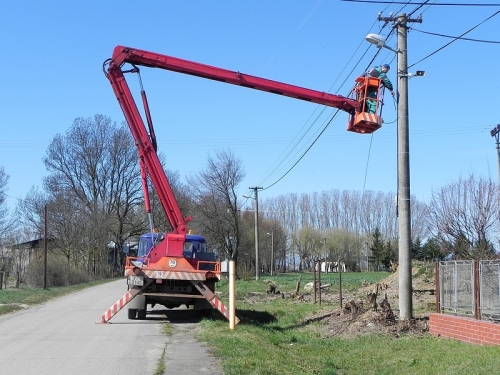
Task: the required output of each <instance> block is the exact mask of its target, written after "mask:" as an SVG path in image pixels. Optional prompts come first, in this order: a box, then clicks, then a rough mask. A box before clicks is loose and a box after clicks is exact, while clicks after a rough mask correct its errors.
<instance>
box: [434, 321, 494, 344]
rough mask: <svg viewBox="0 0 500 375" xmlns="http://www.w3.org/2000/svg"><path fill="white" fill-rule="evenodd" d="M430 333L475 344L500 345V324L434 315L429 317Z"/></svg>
mask: <svg viewBox="0 0 500 375" xmlns="http://www.w3.org/2000/svg"><path fill="white" fill-rule="evenodd" d="M429 332H430V333H431V334H432V335H433V336H441V337H447V338H453V339H457V340H460V341H465V342H470V343H473V344H479V345H500V324H498V323H494V322H490V321H485V320H477V319H473V318H464V317H459V316H453V315H446V314H438V313H433V314H430V315H429Z"/></svg>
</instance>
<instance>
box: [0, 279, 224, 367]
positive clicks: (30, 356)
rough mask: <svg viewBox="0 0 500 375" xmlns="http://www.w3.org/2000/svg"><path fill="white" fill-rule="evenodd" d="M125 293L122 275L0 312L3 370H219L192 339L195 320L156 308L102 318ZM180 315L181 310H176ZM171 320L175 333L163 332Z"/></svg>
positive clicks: (200, 344)
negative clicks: (137, 316) (135, 316)
mask: <svg viewBox="0 0 500 375" xmlns="http://www.w3.org/2000/svg"><path fill="white" fill-rule="evenodd" d="M125 292H126V285H125V281H124V280H120V281H115V282H112V283H107V284H104V285H100V286H96V287H92V288H89V289H85V290H83V291H80V292H77V293H74V294H72V295H68V296H65V297H62V298H59V299H57V300H53V301H51V302H49V303H46V304H44V305H39V306H35V307H31V308H29V309H27V310H24V311H20V312H16V313H13V314H8V315H3V316H0V375H25V374H26V375H31V374H33V375H35V374H37V375H38V374H40V375H41V374H50V375H59V374H61V375H63V374H64V375H70V374H75V375H79V374H82V375H83V374H93V375H96V374H99V375H101V374H102V375H108V374H109V375H112V374H117V375H129V374H130V375H132V374H134V375H137V374H145V375H148V374H151V375H153V374H155V371H156V370H157V368H158V364H159V361H160V359H161V357H162V354H163V352H164V351H165V355H164V363H165V371H164V374H166V375H167V374H175V375H184V374H210V375H212V374H214V375H215V374H222V371H221V368H220V363H219V362H218V361H217V359H215V358H213V357H212V356H211V355H210V354H209V353H208V349H207V347H206V346H205V345H204V344H203V343H199V342H197V341H196V340H195V339H194V338H193V331H194V330H196V328H197V323H196V322H195V321H189V320H186V319H185V318H181V319H179V316H181V317H182V316H185V314H183V313H181V312H177V314H178V315H177V317H175V312H174V315H173V316H174V319H172V318H171V317H170V316H171V314H172V312H168V313H167V311H162V310H155V311H154V312H152V313H148V317H147V319H146V320H128V319H127V308H126V307H125V308H124V309H123V310H121V311H120V312H118V314H116V315H115V316H114V317H113V318H112V319H111V321H110V323H107V324H102V323H100V317H101V315H102V314H103V313H104V312H105V311H106V310H107V309H108V308H109V307H110V306H111V305H112V304H113V303H115V302H116V301H117V300H118V299H120V298H121V297H122V296H123V294H125ZM179 313H180V314H179ZM169 321H170V324H173V328H174V329H173V334H172V335H171V336H166V335H165V334H163V333H162V326H163V325H164V324H168V322H169Z"/></svg>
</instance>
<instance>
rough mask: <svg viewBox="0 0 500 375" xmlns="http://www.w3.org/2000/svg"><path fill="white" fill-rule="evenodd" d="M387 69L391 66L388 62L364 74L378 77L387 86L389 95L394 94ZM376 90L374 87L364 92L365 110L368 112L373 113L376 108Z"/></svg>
mask: <svg viewBox="0 0 500 375" xmlns="http://www.w3.org/2000/svg"><path fill="white" fill-rule="evenodd" d="M389 69H391V67H390V66H389V65H388V64H383V65H380V66H378V67H375V68H373V69H371V70H370V71H369V72H368V73H366V75H368V76H370V77H375V78H378V79H380V82H381V83H382V85H384V86H385V87H386V88H388V89H389V90H390V91H391V95H392V96H394V87H393V86H392V82H391V80H390V79H389V77H387V72H388V71H389ZM377 92H378V90H377V89H374V88H369V89H368V90H367V92H366V112H368V113H375V111H376V110H377Z"/></svg>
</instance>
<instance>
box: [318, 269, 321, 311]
mask: <svg viewBox="0 0 500 375" xmlns="http://www.w3.org/2000/svg"><path fill="white" fill-rule="evenodd" d="M318 284H319V304H320V305H321V259H320V260H319V261H318Z"/></svg>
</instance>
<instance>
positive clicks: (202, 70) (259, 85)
mask: <svg viewBox="0 0 500 375" xmlns="http://www.w3.org/2000/svg"><path fill="white" fill-rule="evenodd" d="M108 61H109V66H108V69H107V72H106V75H107V77H108V79H109V81H110V83H111V86H112V87H113V90H114V92H115V95H116V97H117V99H118V102H119V103H120V106H121V108H122V111H123V113H124V115H125V118H126V120H127V123H128V125H129V127H130V131H131V132H132V135H133V137H134V140H135V143H136V145H137V147H138V150H139V158H140V160H141V168H144V167H145V168H146V172H147V174H148V175H149V176H150V178H151V182H152V183H153V186H154V188H155V190H156V193H157V194H158V197H159V199H160V202H161V204H162V206H163V209H164V210H165V213H166V215H167V217H168V219H169V222H170V224H171V225H172V229H173V233H175V234H179V235H180V236H181V237H182V238H184V237H183V236H185V234H186V222H187V221H188V220H189V219H190V218H184V217H183V216H182V213H181V211H180V209H179V206H178V204H177V201H176V200H175V197H174V194H173V192H172V189H171V187H170V185H169V183H168V179H167V177H166V175H165V172H164V170H163V168H162V166H161V163H160V161H159V159H158V156H157V154H156V144H155V143H153V142H156V140H155V138H154V134H148V131H147V129H146V126H145V125H144V121H143V120H142V117H141V115H140V113H139V110H138V108H137V105H136V103H135V101H134V98H133V96H132V93H131V92H130V88H129V86H128V84H127V82H126V80H125V76H124V73H126V72H137V71H138V69H137V68H136V66H146V67H152V68H160V69H165V70H170V71H174V72H178V73H184V74H189V75H194V76H198V77H202V78H207V79H212V80H216V81H221V82H225V83H230V84H233V85H238V86H243V87H248V88H251V89H255V90H261V91H266V92H270V93H273V94H278V95H284V96H288V97H292V98H295V99H300V100H305V101H309V102H313V103H317V104H321V105H326V106H329V107H334V108H338V109H341V110H343V111H346V112H348V113H350V114H351V116H352V115H354V113H355V112H356V111H357V110H358V109H359V101H357V100H354V99H350V98H346V97H343V96H340V95H332V94H328V93H325V92H321V91H315V90H310V89H306V88H303V87H299V86H293V85H289V84H286V83H281V82H276V81H271V80H268V79H264V78H259V77H254V76H251V75H247V74H243V73H240V72H234V71H230V70H226V69H221V68H216V67H213V66H209V65H204V64H200V63H196V62H192V61H188V60H182V59H178V58H175V57H171V56H167V55H161V54H158V53H153V52H147V51H142V50H138V49H133V48H128V47H123V46H117V47H115V49H114V51H113V57H112V58H111V59H110V60H108ZM127 63H128V64H131V65H132V66H133V67H134V68H133V69H131V70H127V71H123V70H122V67H123V65H125V64H127ZM143 101H144V104H145V107H146V108H145V109H146V117H147V120H148V125H149V128H150V133H152V131H153V129H152V124H151V119H150V115H149V109H148V108H147V101H146V98H145V95H144V92H143Z"/></svg>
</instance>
